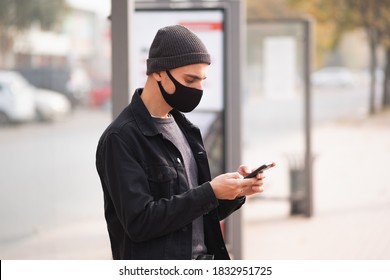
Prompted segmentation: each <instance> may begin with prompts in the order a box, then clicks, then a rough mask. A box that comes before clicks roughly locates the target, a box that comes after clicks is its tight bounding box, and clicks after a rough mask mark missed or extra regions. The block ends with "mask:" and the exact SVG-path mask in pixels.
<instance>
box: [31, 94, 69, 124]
mask: <svg viewBox="0 0 390 280" xmlns="http://www.w3.org/2000/svg"><path fill="white" fill-rule="evenodd" d="M35 106H36V114H37V118H38V120H41V121H54V120H58V119H60V118H63V117H64V116H66V115H68V114H69V113H70V112H71V110H72V106H71V104H70V102H69V100H68V99H67V98H66V97H65V96H64V95H62V94H61V93H59V92H55V91H52V90H47V89H36V90H35Z"/></svg>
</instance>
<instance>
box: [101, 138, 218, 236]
mask: <svg viewBox="0 0 390 280" xmlns="http://www.w3.org/2000/svg"><path fill="white" fill-rule="evenodd" d="M100 149H101V151H100V152H101V153H100V154H101V158H100V161H101V162H100V169H101V171H100V172H99V173H101V174H103V175H101V177H102V180H104V185H105V187H106V192H107V193H108V194H109V196H110V199H111V201H112V203H113V205H114V207H115V212H116V215H117V217H118V219H119V220H120V221H121V224H122V227H123V228H124V230H125V231H126V233H127V235H128V236H129V238H130V239H131V240H132V241H134V242H142V241H146V240H149V239H152V238H156V237H160V236H163V235H165V234H168V233H170V232H172V231H175V230H178V229H180V228H182V227H184V226H185V225H188V224H189V223H191V222H192V221H193V220H194V219H195V218H197V217H200V216H202V215H204V214H206V213H208V212H210V211H211V210H213V209H215V208H216V207H217V206H218V200H217V199H216V197H215V195H214V192H213V190H212V188H211V185H210V184H209V183H208V182H207V183H204V184H202V185H200V186H198V187H196V188H193V189H190V190H188V191H187V192H185V193H182V194H179V195H173V196H171V197H170V198H164V199H160V200H157V201H155V200H154V199H153V196H152V195H151V192H150V188H149V183H148V179H147V176H146V174H145V171H144V169H143V168H142V166H141V165H140V163H139V162H137V161H136V160H135V157H134V153H133V152H132V150H131V147H130V145H129V144H128V143H126V142H125V141H124V140H123V139H121V137H120V135H118V134H116V133H111V134H109V135H108V136H107V137H106V139H105V141H104V143H103V144H102V145H101V147H100Z"/></svg>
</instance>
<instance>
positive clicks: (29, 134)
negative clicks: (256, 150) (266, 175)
mask: <svg viewBox="0 0 390 280" xmlns="http://www.w3.org/2000/svg"><path fill="white" fill-rule="evenodd" d="M367 100H368V97H367V93H366V91H364V90H357V89H354V90H352V91H349V92H348V91H338V92H334V91H332V92H328V93H324V92H321V93H316V94H315V98H314V100H313V112H314V124H315V125H320V124H322V123H324V122H331V121H333V120H335V119H338V118H343V117H349V116H351V115H353V116H359V115H364V114H365V112H366V109H365V108H366V107H367V105H366V104H367ZM302 108H303V107H302V99H299V98H296V99H293V100H262V99H260V98H254V99H252V100H251V102H248V104H245V105H244V106H243V115H244V121H243V133H244V136H243V138H244V148H243V149H244V150H245V151H250V150H251V147H253V146H255V145H258V144H259V143H261V144H262V145H263V144H264V145H265V146H269V145H271V144H272V143H275V141H276V142H277V141H278V139H285V138H286V137H289V135H293V134H294V133H296V132H297V131H300V128H301V127H302V122H303V119H302V116H303V114H302V110H303V109H302ZM109 121H110V113H109V112H108V111H100V110H92V109H79V110H76V111H75V112H74V113H73V114H72V115H71V116H69V117H68V118H67V119H65V120H62V121H59V122H55V123H31V124H22V125H18V126H11V127H5V128H0V155H1V157H0V170H1V177H0V188H1V196H0V258H1V259H7V258H19V257H21V258H23V257H24V258H29V257H31V258H34V255H33V252H32V253H31V254H32V255H26V252H22V251H18V250H23V246H22V245H20V244H23V242H24V241H25V240H27V239H31V238H34V237H37V238H39V236H40V235H42V234H44V233H45V232H53V231H60V232H67V231H66V229H69V228H74V227H80V226H81V227H82V226H83V225H91V224H95V225H97V227H98V228H99V230H100V232H102V233H103V234H106V233H105V228H104V220H103V199H102V191H101V188H100V182H99V180H98V176H97V173H96V170H95V150H96V145H97V141H98V138H99V136H100V135H101V133H102V132H103V130H104V129H105V127H106V126H107V125H108V123H109ZM299 133H300V132H299ZM245 151H244V152H245ZM244 154H245V153H244ZM248 158H249V157H248ZM252 161H255V159H252ZM95 222H96V223H95ZM99 238H103V237H101V236H100V237H99ZM104 238H106V237H104ZM43 242H45V241H44V240H43ZM53 242H54V241H53ZM96 242H97V241H96ZM18 244H19V245H18ZM54 244H55V242H54ZM57 245H58V244H57ZM93 245H94V243H91V244H90V247H93ZM18 246H19V247H18ZM53 246H56V245H53ZM18 248H19V249H18ZM46 256H49V258H56V257H58V258H61V257H64V255H61V252H57V253H52V255H50V252H48V253H47V255H46ZM66 256H68V257H69V256H71V257H75V256H74V255H65V257H66ZM75 258H77V256H76V257H75Z"/></svg>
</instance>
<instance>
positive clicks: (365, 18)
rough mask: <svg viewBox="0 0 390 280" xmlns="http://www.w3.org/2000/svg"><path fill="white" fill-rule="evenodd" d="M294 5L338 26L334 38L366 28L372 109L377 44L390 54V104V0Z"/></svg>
mask: <svg viewBox="0 0 390 280" xmlns="http://www.w3.org/2000/svg"><path fill="white" fill-rule="evenodd" d="M289 3H290V4H291V5H293V6H294V7H298V8H300V9H301V10H305V11H307V12H309V13H311V14H313V15H314V16H315V17H316V19H317V20H319V21H320V22H323V23H327V24H332V23H333V26H334V27H335V30H334V31H335V34H336V35H335V36H334V38H335V42H337V41H338V39H339V38H340V37H341V35H342V34H343V33H344V32H345V31H348V30H352V29H356V28H363V29H364V30H365V32H366V34H367V39H368V44H369V49H370V73H371V82H370V100H369V112H370V114H373V113H375V102H374V101H375V97H376V87H375V85H376V69H377V68H378V58H377V57H378V56H377V48H378V46H379V45H380V44H382V45H384V46H385V48H386V50H387V51H386V54H387V59H386V61H387V63H386V71H385V72H386V75H385V77H386V78H385V84H384V90H385V92H384V95H383V96H384V98H383V105H384V106H390V42H389V41H390V0H312V1H307V0H289Z"/></svg>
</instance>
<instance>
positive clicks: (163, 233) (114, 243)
mask: <svg viewBox="0 0 390 280" xmlns="http://www.w3.org/2000/svg"><path fill="white" fill-rule="evenodd" d="M209 64H210V55H209V53H208V52H207V50H206V47H205V46H204V44H203V43H202V42H201V40H200V39H199V38H198V37H197V36H196V35H195V34H194V33H192V32H191V31H190V30H188V29H187V28H185V27H183V26H180V25H174V26H167V27H165V28H161V29H160V30H159V31H158V32H157V34H156V36H155V38H154V40H153V42H152V45H151V47H150V51H149V58H148V60H147V75H148V77H147V81H146V83H145V86H144V88H143V89H137V90H136V91H135V93H134V95H133V98H132V101H131V103H130V105H128V106H127V107H126V108H125V109H124V110H123V111H122V113H121V114H120V115H119V116H118V117H117V118H116V119H115V120H114V121H113V122H112V124H111V125H110V126H109V127H108V128H107V129H106V131H105V132H104V133H103V135H102V137H101V139H100V141H99V144H98V149H97V156H96V166H97V170H98V173H99V176H100V180H101V183H102V187H103V191H104V204H105V218H106V221H107V227H108V232H109V236H110V241H111V249H112V254H113V258H114V259H171V260H173V259H213V258H215V259H229V254H228V252H227V250H226V247H225V243H224V240H223V237H222V234H221V229H220V225H219V221H220V220H222V219H224V218H226V217H227V216H228V215H230V214H231V213H232V212H234V211H235V210H237V209H239V208H240V207H241V205H242V204H243V203H244V202H245V196H246V195H252V194H254V193H259V192H262V185H263V181H262V179H263V175H262V174H259V175H258V176H257V177H255V178H252V179H243V176H245V175H247V174H248V173H249V172H250V171H251V170H250V169H249V168H248V167H245V166H241V167H240V168H239V170H238V171H237V172H233V173H226V174H222V175H219V176H217V177H216V178H214V179H212V180H211V178H210V171H209V165H208V161H207V155H206V151H205V149H204V146H203V142H202V138H201V135H200V131H199V129H198V128H197V127H195V126H194V125H193V124H192V123H190V122H189V121H188V120H187V119H186V117H185V116H184V115H183V114H182V113H181V112H189V111H192V110H193V109H194V108H195V107H196V106H197V105H198V104H199V102H200V100H201V97H202V93H203V92H202V87H203V86H202V83H203V80H204V79H206V72H207V68H208V66H209ZM210 94H211V93H210Z"/></svg>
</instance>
